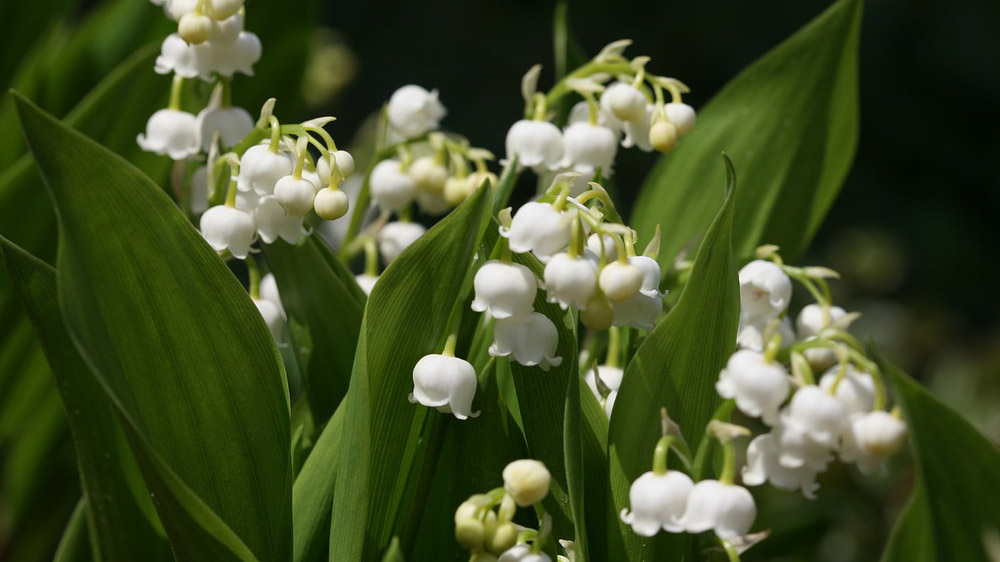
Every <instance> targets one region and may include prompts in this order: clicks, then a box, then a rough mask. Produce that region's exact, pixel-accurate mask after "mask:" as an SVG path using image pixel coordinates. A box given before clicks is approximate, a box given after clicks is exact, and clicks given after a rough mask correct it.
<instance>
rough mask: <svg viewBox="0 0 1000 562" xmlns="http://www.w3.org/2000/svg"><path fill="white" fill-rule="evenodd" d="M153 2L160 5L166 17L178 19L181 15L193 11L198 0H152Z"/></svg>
mask: <svg viewBox="0 0 1000 562" xmlns="http://www.w3.org/2000/svg"><path fill="white" fill-rule="evenodd" d="M153 4H156V5H157V6H160V5H162V6H163V11H164V13H166V15H167V17H168V18H170V19H172V20H174V21H179V20H180V19H181V18H182V17H184V16H185V15H187V14H190V13H191V12H193V11H195V9H196V8H197V7H198V0H154V1H153Z"/></svg>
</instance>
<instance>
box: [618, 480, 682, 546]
mask: <svg viewBox="0 0 1000 562" xmlns="http://www.w3.org/2000/svg"><path fill="white" fill-rule="evenodd" d="M692 488H694V482H692V481H691V478H690V477H689V476H688V475H687V474H684V473H683V472H678V471H676V470H668V471H666V472H665V473H664V474H656V473H654V472H646V473H645V474H643V475H642V476H640V477H638V478H636V479H635V482H633V483H632V487H631V488H629V492H628V497H629V506H631V508H632V511H631V512H630V511H629V510H627V509H622V512H621V518H622V521H624V522H625V524H626V525H630V526H631V527H632V530H633V531H634V532H635V534H637V535H640V536H643V537H652V536H653V535H655V534H656V533H658V532H659V531H660V529H663V530H664V531H667V532H670V533H682V532H684V527H683V526H682V525H681V523H680V518H681V517H682V516H683V515H684V510H685V508H686V507H687V503H688V494H690V493H691V490H692Z"/></svg>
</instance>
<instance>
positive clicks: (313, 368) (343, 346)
mask: <svg viewBox="0 0 1000 562" xmlns="http://www.w3.org/2000/svg"><path fill="white" fill-rule="evenodd" d="M264 253H265V255H266V256H267V263H268V265H270V266H271V272H272V273H274V277H275V279H276V280H277V282H278V289H279V291H280V292H281V302H282V305H283V306H284V309H285V313H286V314H287V315H288V321H289V324H290V325H299V326H301V327H302V329H304V330H307V331H308V335H309V339H310V340H311V341H312V342H313V345H312V347H311V348H310V350H309V354H308V357H307V358H305V357H303V356H302V355H299V360H300V361H299V363H300V366H301V367H302V374H303V382H304V383H305V387H306V397H307V398H308V400H309V405H310V409H311V410H312V414H313V419H314V420H315V422H316V424H317V425H321V424H323V423H325V422H326V420H327V419H328V418H329V417H330V416H331V415H332V414H333V411H334V409H336V407H337V404H339V403H340V401H341V399H343V397H344V394H346V393H347V384H348V382H349V381H350V379H351V367H352V366H353V364H354V349H355V348H356V347H357V344H358V333H359V330H360V329H361V316H362V315H363V314H364V306H365V296H364V293H362V292H361V290H360V288H359V287H358V284H357V283H355V282H354V277H353V276H352V275H351V274H350V271H349V270H347V268H346V267H345V266H344V265H343V264H342V263H340V261H339V260H337V259H336V257H334V256H333V255H332V253H331V252H330V251H329V250H328V249H327V248H326V246H325V245H324V243H323V242H322V241H321V240H319V239H318V238H317V237H315V236H313V237H310V238H309V239H307V240H306V241H305V242H304V243H302V244H301V245H299V246H292V245H290V244H287V243H285V242H275V243H274V244H268V245H267V246H265V249H264ZM295 335H296V334H295V330H292V346H293V347H294V349H295V351H296V352H297V353H298V352H299V349H300V347H299V346H300V345H302V343H303V342H299V341H296V337H295Z"/></svg>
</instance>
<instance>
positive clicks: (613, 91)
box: [601, 82, 646, 121]
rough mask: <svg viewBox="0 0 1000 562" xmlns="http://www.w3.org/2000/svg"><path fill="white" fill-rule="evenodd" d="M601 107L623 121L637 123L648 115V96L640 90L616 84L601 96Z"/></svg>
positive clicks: (628, 85)
mask: <svg viewBox="0 0 1000 562" xmlns="http://www.w3.org/2000/svg"><path fill="white" fill-rule="evenodd" d="M601 107H602V108H604V109H606V110H607V111H610V112H611V114H612V115H614V116H615V117H617V118H618V119H621V120H622V121H637V120H639V119H642V118H643V117H644V116H645V113H646V96H644V95H643V94H642V92H640V91H639V89H638V88H636V87H635V86H633V85H631V84H626V83H624V82H615V83H614V84H612V85H610V86H608V89H607V90H604V93H603V94H601Z"/></svg>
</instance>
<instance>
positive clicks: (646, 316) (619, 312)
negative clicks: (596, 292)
mask: <svg viewBox="0 0 1000 562" xmlns="http://www.w3.org/2000/svg"><path fill="white" fill-rule="evenodd" d="M611 306H612V307H613V308H614V311H615V316H614V320H612V325H614V326H619V327H626V328H635V329H637V330H646V331H647V332H649V331H652V329H653V326H654V325H655V324H656V319H657V318H659V316H660V313H661V312H663V297H650V296H646V295H644V294H642V293H641V292H639V293H636V294H634V295H632V296H631V297H629V298H627V299H625V300H623V301H619V302H614V303H611Z"/></svg>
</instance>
